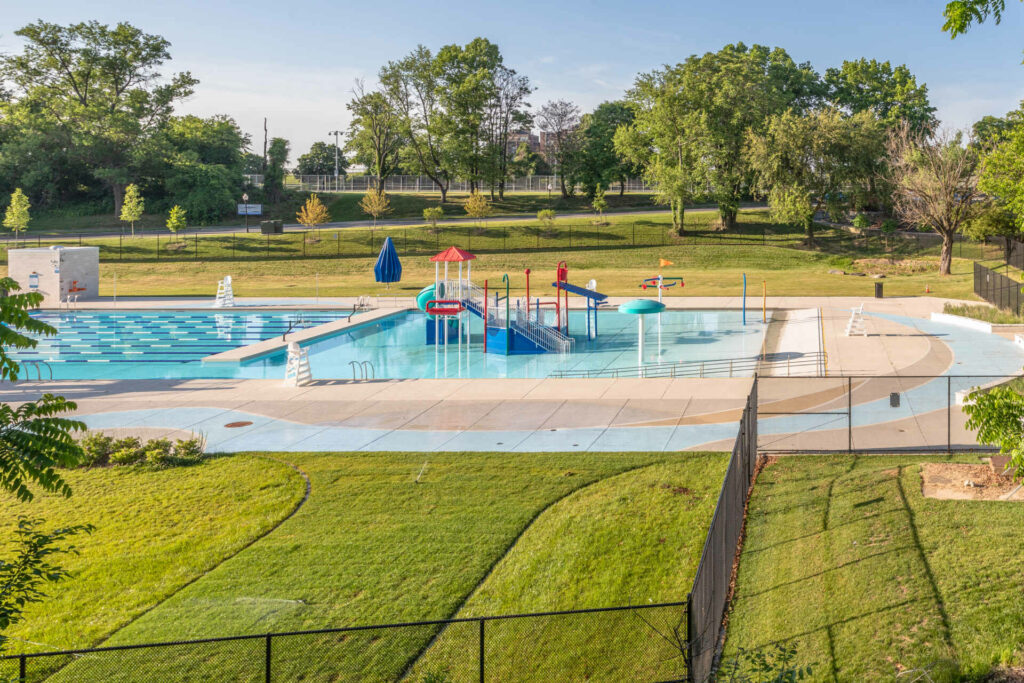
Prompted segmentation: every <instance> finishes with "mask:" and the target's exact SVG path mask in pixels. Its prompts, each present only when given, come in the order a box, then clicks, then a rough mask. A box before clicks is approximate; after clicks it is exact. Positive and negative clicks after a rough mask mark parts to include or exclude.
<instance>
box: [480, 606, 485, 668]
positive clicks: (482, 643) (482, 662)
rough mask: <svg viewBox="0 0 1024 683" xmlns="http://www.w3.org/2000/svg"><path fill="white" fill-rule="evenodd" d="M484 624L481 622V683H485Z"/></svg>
mask: <svg viewBox="0 0 1024 683" xmlns="http://www.w3.org/2000/svg"><path fill="white" fill-rule="evenodd" d="M484 623H485V621H484V620H483V619H481V620H480V683H484Z"/></svg>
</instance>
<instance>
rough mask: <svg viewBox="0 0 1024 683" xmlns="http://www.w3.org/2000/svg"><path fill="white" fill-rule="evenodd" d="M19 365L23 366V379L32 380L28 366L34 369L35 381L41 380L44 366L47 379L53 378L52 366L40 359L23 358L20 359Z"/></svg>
mask: <svg viewBox="0 0 1024 683" xmlns="http://www.w3.org/2000/svg"><path fill="white" fill-rule="evenodd" d="M21 367H23V368H25V381H26V382H31V381H32V373H31V372H30V371H29V369H30V368H35V369H36V381H37V382H42V381H43V368H46V374H47V375H48V377H47V379H48V380H51V381H52V380H53V368H52V367H50V364H49V363H47V362H46V361H41V360H23V361H21Z"/></svg>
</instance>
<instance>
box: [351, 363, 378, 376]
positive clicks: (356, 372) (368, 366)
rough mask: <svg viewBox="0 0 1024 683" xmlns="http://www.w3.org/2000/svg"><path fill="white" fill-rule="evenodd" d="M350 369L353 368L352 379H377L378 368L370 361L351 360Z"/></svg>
mask: <svg viewBox="0 0 1024 683" xmlns="http://www.w3.org/2000/svg"><path fill="white" fill-rule="evenodd" d="M348 364H349V367H351V368H352V379H353V380H361V379H377V368H376V367H374V365H373V363H372V362H370V361H368V360H350V361H349V362H348Z"/></svg>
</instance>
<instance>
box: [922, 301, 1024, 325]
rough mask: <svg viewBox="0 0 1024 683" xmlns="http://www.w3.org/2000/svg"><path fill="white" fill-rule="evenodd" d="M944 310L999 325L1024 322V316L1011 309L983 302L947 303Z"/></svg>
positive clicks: (951, 313) (944, 311)
mask: <svg viewBox="0 0 1024 683" xmlns="http://www.w3.org/2000/svg"><path fill="white" fill-rule="evenodd" d="M942 310H943V313H949V314H950V315H960V316H964V317H967V318H974V319H975V320H983V321H985V322H987V323H994V324H998V325H1021V324H1024V317H1021V316H1019V315H1016V314H1014V313H1012V312H1010V311H1004V310H1002V309H999V308H995V307H992V306H985V305H981V304H946V305H945V306H943V309H942Z"/></svg>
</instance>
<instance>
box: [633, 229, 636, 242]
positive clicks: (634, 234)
mask: <svg viewBox="0 0 1024 683" xmlns="http://www.w3.org/2000/svg"><path fill="white" fill-rule="evenodd" d="M633 246H634V247H635V246H636V223H633Z"/></svg>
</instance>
